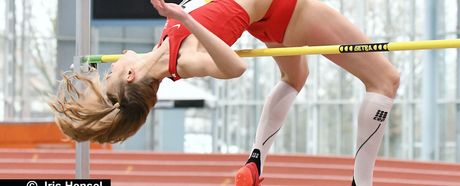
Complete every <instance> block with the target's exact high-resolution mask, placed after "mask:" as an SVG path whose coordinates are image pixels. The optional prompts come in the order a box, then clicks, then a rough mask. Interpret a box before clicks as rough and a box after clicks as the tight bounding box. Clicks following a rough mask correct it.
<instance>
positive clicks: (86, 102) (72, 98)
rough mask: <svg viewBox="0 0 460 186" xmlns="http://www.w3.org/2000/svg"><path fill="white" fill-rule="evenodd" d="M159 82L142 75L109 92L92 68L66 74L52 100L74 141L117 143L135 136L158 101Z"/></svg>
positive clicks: (61, 124) (57, 116) (62, 126)
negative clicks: (86, 71) (83, 71)
mask: <svg viewBox="0 0 460 186" xmlns="http://www.w3.org/2000/svg"><path fill="white" fill-rule="evenodd" d="M159 84H160V81H159V80H156V79H154V78H149V77H143V78H141V79H139V80H137V81H135V82H132V83H120V85H119V87H118V89H117V90H118V92H116V93H114V94H107V93H105V90H104V88H103V86H102V83H101V81H100V79H99V74H98V73H97V71H95V69H92V70H91V71H90V73H88V74H75V73H71V74H63V80H62V81H61V82H60V83H59V87H58V91H57V95H56V96H54V98H52V99H51V100H50V102H49V105H50V106H51V108H52V109H53V111H54V112H55V121H56V124H57V125H58V127H59V128H60V130H61V131H62V132H63V133H64V134H65V135H66V136H68V137H69V138H70V139H73V140H75V141H88V140H89V141H92V142H99V143H116V142H121V141H124V140H126V139H127V138H128V137H130V136H132V135H134V134H135V133H136V132H137V131H138V130H139V128H140V127H141V126H142V125H143V124H144V123H145V121H146V118H147V115H148V113H149V112H150V109H151V108H152V107H153V106H154V105H155V103H156V101H157V97H156V93H157V91H158V87H159Z"/></svg>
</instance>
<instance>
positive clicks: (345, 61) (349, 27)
mask: <svg viewBox="0 0 460 186" xmlns="http://www.w3.org/2000/svg"><path fill="white" fill-rule="evenodd" d="M312 2H314V3H312V4H311V6H309V7H308V8H307V9H306V11H304V12H303V13H302V16H303V17H302V18H303V21H304V22H305V29H304V31H305V34H304V37H305V38H303V39H304V41H305V44H307V45H310V46H315V45H331V44H352V43H368V42H370V41H369V39H368V38H367V37H366V36H365V34H364V33H363V32H362V31H360V30H359V29H358V28H357V27H356V26H355V25H353V24H352V23H351V22H350V21H349V20H348V19H347V18H345V17H344V16H343V15H341V14H340V13H339V12H338V11H336V10H334V9H332V8H331V7H329V6H327V5H325V4H324V3H322V2H320V1H316V0H313V1H312ZM313 15H314V16H313ZM314 17H322V18H323V19H321V20H320V21H319V20H317V19H316V20H314ZM325 56H326V57H327V58H329V59H330V60H331V61H333V62H334V63H336V64H337V65H339V66H341V67H342V68H344V69H345V70H347V71H349V72H350V73H352V74H354V75H355V76H356V77H358V78H359V79H361V80H362V81H363V82H364V83H366V84H367V83H376V82H378V81H381V80H382V79H385V78H387V77H388V76H391V75H394V73H395V72H396V69H395V68H394V67H393V65H392V64H391V63H390V62H389V61H388V60H387V59H386V58H385V56H384V55H383V54H382V53H376V52H373V53H353V54H337V55H325Z"/></svg>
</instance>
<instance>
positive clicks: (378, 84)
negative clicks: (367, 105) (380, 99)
mask: <svg viewBox="0 0 460 186" xmlns="http://www.w3.org/2000/svg"><path fill="white" fill-rule="evenodd" d="M399 82H400V74H399V71H398V70H396V68H392V69H391V70H388V71H387V72H385V73H384V74H383V76H382V78H380V79H378V80H374V82H369V83H367V84H366V87H367V89H368V90H369V91H373V92H378V93H381V94H383V95H385V96H388V97H390V98H394V97H395V96H396V92H397V91H398V88H399Z"/></svg>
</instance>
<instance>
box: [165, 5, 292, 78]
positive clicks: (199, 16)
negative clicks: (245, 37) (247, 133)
mask: <svg viewBox="0 0 460 186" xmlns="http://www.w3.org/2000/svg"><path fill="white" fill-rule="evenodd" d="M207 1H208V0H184V1H183V2H182V3H181V4H180V5H182V7H183V8H184V10H185V11H186V12H188V13H189V14H190V15H191V16H192V17H193V18H194V19H195V20H196V21H198V22H199V23H200V24H202V25H203V26H204V27H205V28H207V29H208V30H209V31H211V32H212V33H214V34H215V35H216V36H217V37H219V38H220V39H222V40H223V41H224V42H225V43H227V44H228V45H229V46H231V45H233V43H235V42H236V40H237V39H238V38H240V36H241V34H242V33H243V32H244V31H245V30H248V31H249V32H250V33H251V34H252V35H254V36H255V37H256V38H258V39H260V40H261V41H263V42H278V43H281V42H282V41H283V37H284V32H285V30H286V27H287V25H288V24H289V20H290V18H291V16H292V12H293V11H294V8H295V5H296V1H297V0H273V2H272V5H271V6H270V8H269V10H268V11H267V14H266V15H265V16H264V18H263V19H261V20H260V21H258V22H255V23H253V24H251V25H249V15H248V13H247V12H246V11H245V10H244V9H243V7H241V6H240V5H239V4H238V3H236V2H235V1H234V0H213V1H210V2H209V3H208V2H207ZM190 34H191V33H190V31H188V30H187V28H186V27H185V26H184V25H183V24H182V23H181V22H179V21H177V20H174V19H169V18H168V20H167V21H166V24H165V26H164V28H163V33H162V35H161V38H160V42H159V43H158V46H160V45H161V44H162V42H163V40H164V39H165V38H166V37H168V38H169V39H168V40H169V48H170V51H169V52H170V53H169V73H170V74H171V79H172V80H174V81H176V80H179V79H180V76H179V74H177V57H178V53H179V48H180V45H181V44H182V42H183V41H184V39H185V38H187V37H188V36H189V35H190Z"/></svg>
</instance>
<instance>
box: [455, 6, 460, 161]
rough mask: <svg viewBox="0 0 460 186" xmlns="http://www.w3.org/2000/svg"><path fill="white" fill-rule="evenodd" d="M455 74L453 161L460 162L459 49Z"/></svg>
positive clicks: (459, 33) (459, 19) (459, 10)
mask: <svg viewBox="0 0 460 186" xmlns="http://www.w3.org/2000/svg"><path fill="white" fill-rule="evenodd" d="M459 30H460V0H457V38H460V31H459ZM456 70H457V73H456V76H457V77H456V81H455V82H456V98H457V101H456V119H455V122H456V143H455V160H456V161H457V162H460V103H459V102H458V100H460V48H459V49H457V69H456Z"/></svg>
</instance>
